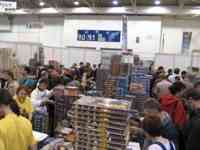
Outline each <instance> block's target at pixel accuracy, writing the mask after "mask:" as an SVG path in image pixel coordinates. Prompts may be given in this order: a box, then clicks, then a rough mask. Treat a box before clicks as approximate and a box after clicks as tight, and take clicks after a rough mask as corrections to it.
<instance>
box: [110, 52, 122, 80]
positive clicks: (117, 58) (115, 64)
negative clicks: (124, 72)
mask: <svg viewBox="0 0 200 150" xmlns="http://www.w3.org/2000/svg"><path fill="white" fill-rule="evenodd" d="M120 63H121V55H113V56H112V57H111V75H112V76H119V75H120Z"/></svg>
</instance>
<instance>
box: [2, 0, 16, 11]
mask: <svg viewBox="0 0 200 150" xmlns="http://www.w3.org/2000/svg"><path fill="white" fill-rule="evenodd" d="M15 9H17V1H16V0H0V11H1V12H5V11H10V10H15Z"/></svg>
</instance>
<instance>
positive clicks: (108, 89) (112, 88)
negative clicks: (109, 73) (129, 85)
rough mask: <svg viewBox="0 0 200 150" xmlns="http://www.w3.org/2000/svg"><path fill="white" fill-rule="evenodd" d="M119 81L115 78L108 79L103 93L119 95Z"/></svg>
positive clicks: (107, 95)
mask: <svg viewBox="0 0 200 150" xmlns="http://www.w3.org/2000/svg"><path fill="white" fill-rule="evenodd" d="M116 87H117V82H116V80H115V79H114V78H110V79H107V80H106V81H105V82H104V89H103V95H104V96H105V97H110V98H114V97H115V96H116V95H117V88H116Z"/></svg>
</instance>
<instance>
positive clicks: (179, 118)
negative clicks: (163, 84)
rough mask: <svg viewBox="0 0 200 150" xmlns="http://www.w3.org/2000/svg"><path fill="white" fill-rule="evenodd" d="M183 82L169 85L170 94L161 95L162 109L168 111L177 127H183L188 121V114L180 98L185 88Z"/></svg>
mask: <svg viewBox="0 0 200 150" xmlns="http://www.w3.org/2000/svg"><path fill="white" fill-rule="evenodd" d="M185 88H186V87H185V85H184V84H183V83H182V82H175V83H174V84H173V85H171V86H170V87H169V90H170V94H168V95H163V96H161V97H160V104H161V109H162V110H164V111H166V112H168V113H169V114H170V116H171V118H172V120H173V122H174V124H175V125H176V126H177V127H180V128H182V127H183V126H184V125H185V124H186V122H187V114H186V110H185V107H184V105H183V102H182V100H181V98H180V95H181V93H183V92H184V90H185Z"/></svg>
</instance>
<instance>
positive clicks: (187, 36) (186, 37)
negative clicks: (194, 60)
mask: <svg viewBox="0 0 200 150" xmlns="http://www.w3.org/2000/svg"><path fill="white" fill-rule="evenodd" d="M191 39H192V32H183V41H182V49H181V53H182V54H185V53H188V51H189V49H190V45H191Z"/></svg>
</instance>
